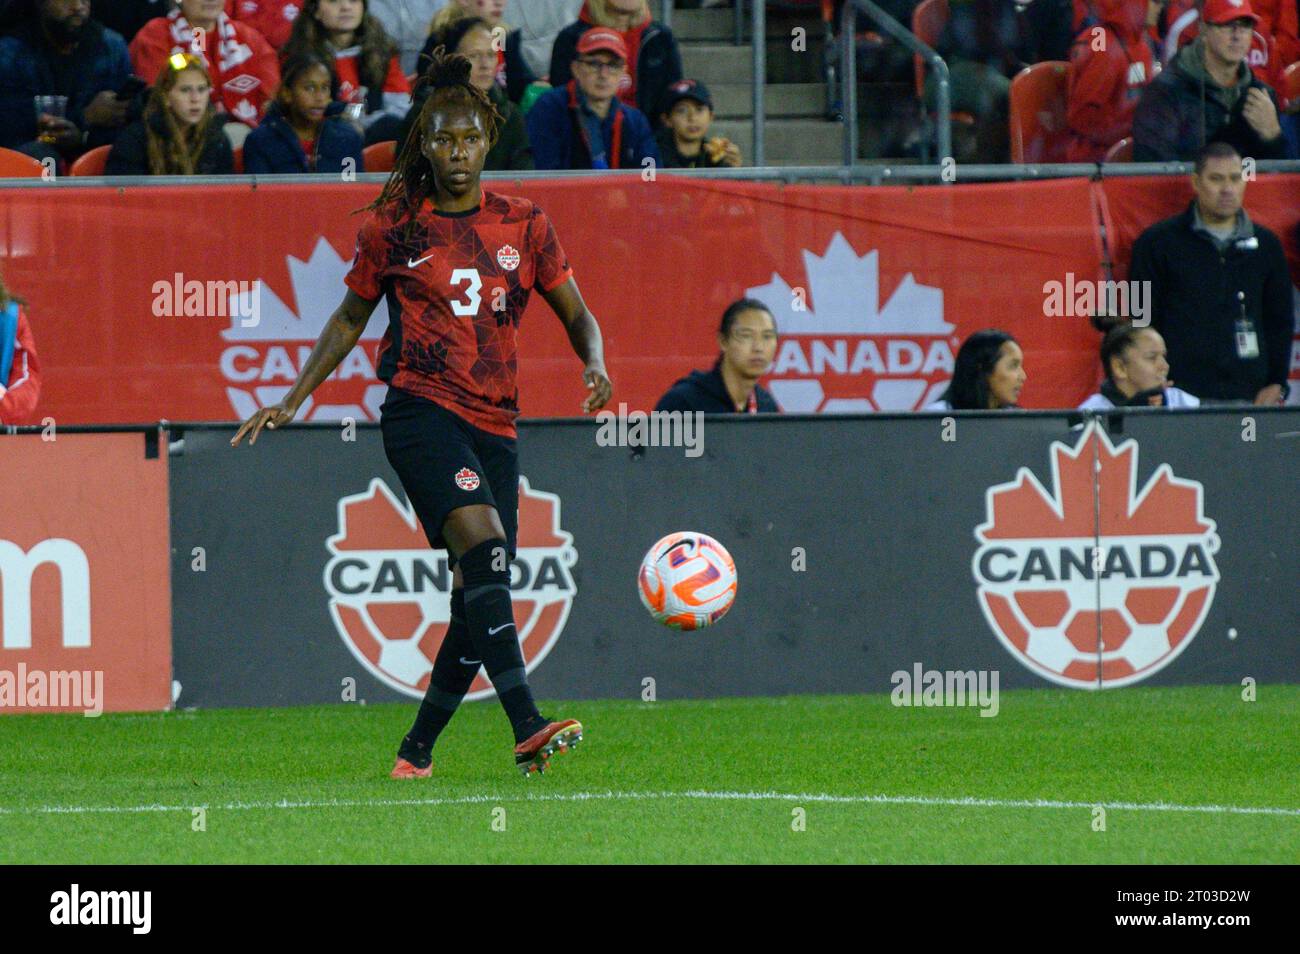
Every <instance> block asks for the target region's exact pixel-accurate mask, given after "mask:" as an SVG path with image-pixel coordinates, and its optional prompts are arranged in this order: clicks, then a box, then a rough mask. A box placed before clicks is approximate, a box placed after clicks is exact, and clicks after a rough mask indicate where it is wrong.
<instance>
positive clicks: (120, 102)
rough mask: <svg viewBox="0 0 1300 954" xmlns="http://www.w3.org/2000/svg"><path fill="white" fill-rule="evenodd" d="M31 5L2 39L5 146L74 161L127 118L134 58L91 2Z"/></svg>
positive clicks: (36, 0)
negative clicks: (92, 13) (26, 15)
mask: <svg viewBox="0 0 1300 954" xmlns="http://www.w3.org/2000/svg"><path fill="white" fill-rule="evenodd" d="M30 2H31V5H32V11H33V13H34V16H31V17H29V18H28V19H26V20H25V21H24V22H23V23H21V24H19V26H18V27H17V28H16V29H15V30H14V31H13V32H11V33H10V34H8V35H7V36H4V37H0V146H3V147H4V148H6V149H16V150H18V151H20V152H24V153H27V154H28V155H31V156H34V157H36V158H37V159H46V158H54V159H56V160H66V161H70V160H72V159H75V158H76V157H77V156H79V155H81V153H83V152H85V151H86V150H87V149H92V148H94V147H96V146H103V145H109V144H110V143H112V142H113V141H114V139H115V138H116V137H117V134H118V132H119V131H120V130H121V129H122V127H123V126H124V125H125V123H126V122H127V119H128V113H129V110H130V107H131V101H132V98H133V95H134V92H135V90H134V89H132V88H131V83H130V79H131V60H130V57H129V56H128V54H127V47H126V41H125V40H123V39H122V38H121V37H120V36H119V35H118V34H116V33H114V32H113V31H112V30H109V29H106V28H105V27H104V26H102V25H101V24H100V23H98V22H97V21H95V20H93V19H91V17H90V3H89V0H30Z"/></svg>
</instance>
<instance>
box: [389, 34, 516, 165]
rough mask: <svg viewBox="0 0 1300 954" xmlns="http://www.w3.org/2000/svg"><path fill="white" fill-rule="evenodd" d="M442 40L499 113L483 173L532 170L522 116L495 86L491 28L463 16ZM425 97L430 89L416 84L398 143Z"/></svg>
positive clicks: (495, 67) (417, 112)
mask: <svg viewBox="0 0 1300 954" xmlns="http://www.w3.org/2000/svg"><path fill="white" fill-rule="evenodd" d="M442 39H443V42H444V43H445V49H446V51H447V52H448V53H455V54H458V55H460V56H463V57H465V59H467V60H469V61H470V63H472V64H473V67H474V68H473V70H471V72H470V74H469V81H470V82H471V83H473V84H474V85H475V86H477V87H478V88H479V89H481V90H483V92H485V93H487V95H488V99H490V100H492V105H493V106H495V107H496V108H497V112H498V113H500V114H501V134H500V135H499V136H498V137H497V141H496V142H495V143H494V144H493V145H492V149H491V151H490V152H489V153H488V156H487V162H486V163H485V164H484V166H483V171H484V172H502V171H507V170H511V169H531V168H533V150H532V146H531V145H529V142H528V127H526V126H525V125H524V114H523V113H522V112H521V111H520V109H519V107H518V106H516V105H515V104H514V103H512V102H510V100H509V99H508V98H507V97H506V94H505V91H504V90H503V89H502V88H501V86H500V84H498V83H497V52H496V50H495V49H493V46H492V28H491V25H490V24H489V23H488V22H487V21H486V20H483V19H480V18H479V17H463V18H461V19H459V20H457V21H455V22H454V23H453V24H452V25H451V26H449V27H447V29H446V30H444V31H443V34H442ZM422 62H424V63H428V62H429V60H428V58H427V57H425V58H424V59H423V60H422ZM428 95H429V87H428V86H427V85H421V84H418V83H417V84H416V92H415V96H414V102H413V103H412V105H411V111H410V112H409V113H407V114H406V119H405V120H403V122H402V128H401V129H400V130H399V131H398V134H397V141H398V142H405V140H406V134H407V131H408V130H409V129H410V128H411V125H412V123H414V122H415V118H416V117H417V116H419V115H420V110H421V109H423V108H424V101H425V99H427V98H428Z"/></svg>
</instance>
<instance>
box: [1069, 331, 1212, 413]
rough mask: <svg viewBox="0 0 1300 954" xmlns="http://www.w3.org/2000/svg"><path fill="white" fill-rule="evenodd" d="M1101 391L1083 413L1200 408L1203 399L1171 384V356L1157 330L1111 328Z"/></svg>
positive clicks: (1103, 342)
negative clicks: (1110, 410)
mask: <svg viewBox="0 0 1300 954" xmlns="http://www.w3.org/2000/svg"><path fill="white" fill-rule="evenodd" d="M1101 368H1102V372H1103V373H1104V374H1105V377H1104V378H1103V379H1102V382H1101V389H1100V390H1099V391H1098V392H1097V393H1096V394H1093V395H1092V396H1090V397H1089V398H1088V399H1087V400H1086V401H1084V402H1083V403H1082V404H1080V405H1079V409H1080V410H1085V411H1088V410H1092V411H1102V410H1109V409H1110V408H1113V407H1173V408H1179V407H1198V406H1200V403H1201V401H1200V398H1197V397H1196V396H1194V395H1191V394H1188V393H1187V392H1186V391H1184V390H1182V389H1181V388H1176V387H1174V386H1173V383H1172V382H1171V381H1170V380H1169V352H1168V349H1167V348H1166V347H1165V339H1164V338H1162V337H1160V332H1158V331H1156V330H1155V329H1154V328H1135V327H1133V325H1131V324H1129V323H1128V322H1123V323H1121V324H1117V325H1111V326H1110V327H1109V328H1108V329H1107V330H1106V333H1105V336H1104V337H1103V338H1102V340H1101Z"/></svg>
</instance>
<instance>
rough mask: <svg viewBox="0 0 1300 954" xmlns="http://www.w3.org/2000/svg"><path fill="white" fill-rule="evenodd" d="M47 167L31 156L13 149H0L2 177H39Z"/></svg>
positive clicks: (0, 173) (0, 171)
mask: <svg viewBox="0 0 1300 954" xmlns="http://www.w3.org/2000/svg"><path fill="white" fill-rule="evenodd" d="M44 172H45V167H44V166H43V165H41V164H40V162H39V161H37V160H36V159H33V158H32V157H31V156H29V155H27V154H25V153H21V152H15V151H14V150H12V149H0V179H39V178H40V177H41V175H42V174H43V173H44Z"/></svg>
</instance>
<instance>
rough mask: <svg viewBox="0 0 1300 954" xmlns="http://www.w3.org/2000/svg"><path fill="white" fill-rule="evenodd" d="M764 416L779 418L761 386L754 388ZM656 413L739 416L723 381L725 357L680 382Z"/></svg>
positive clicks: (770, 398)
mask: <svg viewBox="0 0 1300 954" xmlns="http://www.w3.org/2000/svg"><path fill="white" fill-rule="evenodd" d="M754 398H755V400H756V402H757V404H758V411H759V413H760V414H779V413H780V411H781V409H780V408H779V407H777V406H776V400H775V399H774V398H773V397H772V393H771V392H770V391H768V390H767V388H765V387H763V386H762V385H761V384H757V385H755V386H754ZM655 410H656V411H703V412H704V413H705V414H736V413H741V412H738V411H737V410H736V405H735V404H734V403H732V400H731V395H730V394H728V393H727V385H726V383H725V382H724V381H723V380H722V357H721V356H719V357H718V360H717V361H715V362H713V367H712V368H710V369H709V370H708V371H692V372H691V373H690V374H688V375H687V376H686V377H684V378H682V379H681V380H679V381H678V382H677V383H676V384H674V385H673V386H672V387H671V388H669V389H668V393H667V394H665V395H664V396H663V397H661V398H660V399H659V403H658V404H656V405H655Z"/></svg>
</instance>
